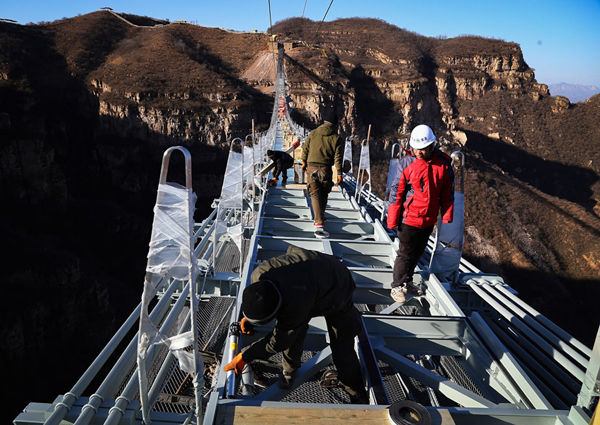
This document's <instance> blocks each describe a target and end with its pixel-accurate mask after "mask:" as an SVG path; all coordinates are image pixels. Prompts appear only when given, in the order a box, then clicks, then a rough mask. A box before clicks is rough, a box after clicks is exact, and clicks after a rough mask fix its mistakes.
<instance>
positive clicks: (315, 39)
mask: <svg viewBox="0 0 600 425" xmlns="http://www.w3.org/2000/svg"><path fill="white" fill-rule="evenodd" d="M332 4H333V0H331V3H329V7H328V8H327V12H325V16H323V19H322V20H321V23H320V24H319V28H317V32H316V34H315V38H314V40H313V42H312V44H315V41H317V36H318V35H319V30H320V29H321V25H323V21H325V18H326V17H327V14H328V13H329V9H331V5H332Z"/></svg>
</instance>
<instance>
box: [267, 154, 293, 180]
mask: <svg viewBox="0 0 600 425" xmlns="http://www.w3.org/2000/svg"><path fill="white" fill-rule="evenodd" d="M272 159H273V162H274V163H275V168H274V169H273V177H275V178H278V177H279V174H281V173H285V170H287V169H288V168H291V167H292V166H293V165H294V158H292V157H291V155H290V154H288V153H287V152H281V151H274V152H273V157H272Z"/></svg>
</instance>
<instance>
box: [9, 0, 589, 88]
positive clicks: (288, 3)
mask: <svg viewBox="0 0 600 425" xmlns="http://www.w3.org/2000/svg"><path fill="white" fill-rule="evenodd" d="M305 4H306V10H305V13H304V16H305V17H307V18H310V19H312V20H315V21H320V20H321V19H323V16H324V14H325V11H326V10H327V7H328V6H329V4H330V0H297V1H292V0H271V18H272V22H273V24H274V23H275V22H277V21H280V20H282V19H285V18H289V17H293V16H302V12H303V9H304V7H305ZM101 7H111V8H113V9H114V10H115V11H116V12H125V13H132V14H136V15H145V16H150V17H153V18H160V19H169V20H171V21H175V20H186V21H190V22H194V23H198V24H200V25H206V26H218V27H224V28H229V29H236V30H253V29H257V30H262V31H264V30H266V29H267V28H268V27H269V2H268V0H231V1H230V0H220V1H218V0H211V1H198V0H196V1H191V0H182V1H176V0H174V1H164V0H162V1H161V0H120V1H114V0H102V1H95V0H61V1H55V0H2V2H1V3H0V18H8V19H14V20H16V21H17V22H19V23H22V24H25V23H28V22H33V23H38V22H40V21H53V20H56V19H60V18H63V17H73V16H77V15H80V14H86V13H89V12H93V11H95V10H98V9H99V8H101ZM346 17H369V18H380V19H383V20H385V21H387V22H389V23H391V24H394V25H396V26H398V27H400V28H405V29H407V30H410V31H414V32H416V33H418V34H422V35H426V36H432V37H435V36H446V37H448V38H450V37H455V36H457V35H462V34H473V35H481V36H484V37H492V38H497V39H502V40H506V41H514V42H516V43H519V44H520V46H521V49H522V50H523V55H524V57H525V60H526V62H527V64H528V65H529V66H530V67H532V68H534V69H535V75H536V79H537V81H538V82H540V83H545V84H553V83H560V82H566V83H571V84H583V85H588V86H592V85H593V86H598V87H600V0H545V1H540V0H504V1H498V0H487V1H481V0H455V1H452V2H449V1H443V0H431V1H422V0H411V1H398V0H396V1H393V0H371V1H368V0H367V1H365V0H334V2H333V4H332V6H331V9H330V10H329V14H328V15H327V19H326V20H333V19H336V18H346Z"/></svg>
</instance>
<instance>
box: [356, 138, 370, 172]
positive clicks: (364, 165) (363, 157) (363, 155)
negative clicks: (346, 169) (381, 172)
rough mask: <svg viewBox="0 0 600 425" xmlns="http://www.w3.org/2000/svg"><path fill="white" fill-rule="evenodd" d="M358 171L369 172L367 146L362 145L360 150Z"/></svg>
mask: <svg viewBox="0 0 600 425" xmlns="http://www.w3.org/2000/svg"><path fill="white" fill-rule="evenodd" d="M358 169H359V170H370V169H371V161H370V155H369V145H368V144H367V145H362V147H361V148H360V164H359V166H358Z"/></svg>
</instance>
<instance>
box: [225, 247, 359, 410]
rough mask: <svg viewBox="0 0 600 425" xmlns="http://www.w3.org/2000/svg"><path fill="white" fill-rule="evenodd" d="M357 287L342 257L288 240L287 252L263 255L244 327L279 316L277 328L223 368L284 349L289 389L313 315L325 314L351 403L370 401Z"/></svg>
mask: <svg viewBox="0 0 600 425" xmlns="http://www.w3.org/2000/svg"><path fill="white" fill-rule="evenodd" d="M355 287H356V285H355V283H354V279H353V278H352V275H351V274H350V271H349V270H348V269H347V268H346V266H344V265H343V264H342V262H341V261H340V259H339V258H337V257H335V256H333V255H327V254H323V253H320V252H317V251H308V250H305V249H302V248H298V247H295V246H290V247H289V248H288V250H287V253H286V254H285V255H282V256H279V257H274V258H271V259H270V260H268V261H263V262H262V263H261V264H260V265H259V266H258V267H257V268H256V269H255V270H254V272H253V273H252V276H251V284H250V285H249V286H247V287H246V289H245V290H244V292H243V294H242V312H243V314H244V318H243V319H242V320H241V322H240V325H241V326H240V327H241V329H242V333H249V332H251V331H252V328H253V326H255V325H265V324H267V323H269V322H270V321H271V320H272V319H276V324H275V328H274V329H273V330H272V331H271V332H269V334H267V335H266V336H265V337H264V338H262V339H259V340H258V341H256V342H254V343H253V344H251V345H250V346H248V347H246V348H245V349H244V350H243V351H242V352H241V353H240V354H238V355H237V356H236V357H235V358H234V359H233V361H232V362H231V363H229V364H228V365H226V366H225V368H224V370H225V371H229V370H235V373H236V374H238V375H239V374H240V373H241V371H242V369H243V368H244V365H245V364H246V363H248V362H251V361H253V360H255V359H262V360H267V359H268V358H269V357H271V356H272V355H274V354H276V353H279V352H280V353H282V363H283V372H282V374H281V375H280V377H279V386H280V387H281V388H283V389H291V388H292V387H293V385H294V380H295V377H296V373H297V371H298V369H299V368H300V366H301V364H302V363H301V360H300V358H301V355H302V350H303V345H304V339H305V338H306V332H307V330H308V322H309V321H310V319H311V318H313V317H317V316H324V317H325V320H326V322H327V330H328V332H329V339H330V346H331V353H332V357H333V362H334V363H335V366H336V368H337V371H338V378H339V380H340V383H341V385H342V386H343V388H344V389H345V390H346V391H347V392H348V393H349V394H350V400H351V402H352V403H357V404H368V397H367V392H366V390H365V387H364V384H363V379H362V375H361V369H360V363H359V361H358V356H357V354H356V351H355V350H354V337H355V336H356V335H358V334H359V333H360V332H361V329H362V325H361V317H360V313H359V312H358V310H356V308H355V307H354V305H353V304H352V295H353V293H354V288H355Z"/></svg>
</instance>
